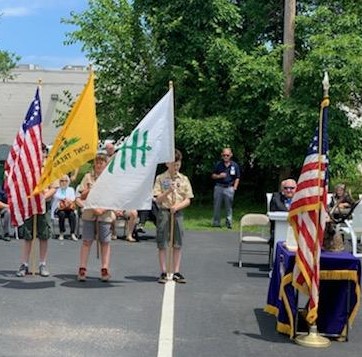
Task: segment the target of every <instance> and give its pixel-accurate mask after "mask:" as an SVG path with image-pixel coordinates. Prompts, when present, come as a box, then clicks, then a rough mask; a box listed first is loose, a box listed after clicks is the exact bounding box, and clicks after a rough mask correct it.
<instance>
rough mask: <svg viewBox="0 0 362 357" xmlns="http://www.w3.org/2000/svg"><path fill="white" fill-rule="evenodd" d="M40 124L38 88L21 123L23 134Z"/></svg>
mask: <svg viewBox="0 0 362 357" xmlns="http://www.w3.org/2000/svg"><path fill="white" fill-rule="evenodd" d="M40 124H41V108H40V97H39V88H37V90H36V92H35V97H34V99H33V101H32V102H31V104H30V106H29V109H28V112H27V113H26V117H25V120H24V122H23V130H24V133H26V132H27V130H29V129H30V128H31V127H33V126H35V125H40Z"/></svg>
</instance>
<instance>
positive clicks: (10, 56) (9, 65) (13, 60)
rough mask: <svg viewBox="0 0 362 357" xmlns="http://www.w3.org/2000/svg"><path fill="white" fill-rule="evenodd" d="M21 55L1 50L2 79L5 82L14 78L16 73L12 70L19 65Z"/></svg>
mask: <svg viewBox="0 0 362 357" xmlns="http://www.w3.org/2000/svg"><path fill="white" fill-rule="evenodd" d="M19 60H20V57H19V56H17V55H15V54H14V53H10V52H8V51H1V50H0V79H1V80H2V81H3V82H6V81H8V80H12V79H14V74H13V73H12V72H11V70H12V69H14V68H15V67H16V65H17V62H18V61H19Z"/></svg>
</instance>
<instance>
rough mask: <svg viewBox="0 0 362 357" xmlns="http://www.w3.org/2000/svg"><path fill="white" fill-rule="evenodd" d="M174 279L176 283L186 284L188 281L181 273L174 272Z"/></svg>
mask: <svg viewBox="0 0 362 357" xmlns="http://www.w3.org/2000/svg"><path fill="white" fill-rule="evenodd" d="M172 280H173V281H175V282H176V283H179V284H185V283H186V279H185V278H184V276H183V275H182V274H180V273H174V274H173V277H172Z"/></svg>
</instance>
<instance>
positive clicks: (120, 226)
mask: <svg viewBox="0 0 362 357" xmlns="http://www.w3.org/2000/svg"><path fill="white" fill-rule="evenodd" d="M127 226H128V218H126V217H124V216H117V218H116V220H115V221H114V233H115V234H116V236H117V237H125V236H126V235H127ZM120 232H122V233H121V234H120Z"/></svg>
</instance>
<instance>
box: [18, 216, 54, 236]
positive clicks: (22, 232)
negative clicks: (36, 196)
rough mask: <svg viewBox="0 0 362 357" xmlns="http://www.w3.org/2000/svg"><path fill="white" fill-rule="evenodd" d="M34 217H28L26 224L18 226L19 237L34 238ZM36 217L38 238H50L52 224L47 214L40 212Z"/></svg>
mask: <svg viewBox="0 0 362 357" xmlns="http://www.w3.org/2000/svg"><path fill="white" fill-rule="evenodd" d="M33 217H34V216H33ZM33 217H30V218H28V219H26V220H25V221H24V224H23V225H22V226H20V227H19V228H18V232H19V233H18V234H19V238H24V239H25V240H32V239H33ZM36 217H37V220H36V225H37V226H36V230H37V238H39V239H41V240H47V239H49V238H50V226H49V223H48V221H47V214H46V213H45V214H38V215H37V216H36Z"/></svg>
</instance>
